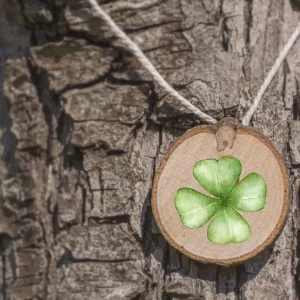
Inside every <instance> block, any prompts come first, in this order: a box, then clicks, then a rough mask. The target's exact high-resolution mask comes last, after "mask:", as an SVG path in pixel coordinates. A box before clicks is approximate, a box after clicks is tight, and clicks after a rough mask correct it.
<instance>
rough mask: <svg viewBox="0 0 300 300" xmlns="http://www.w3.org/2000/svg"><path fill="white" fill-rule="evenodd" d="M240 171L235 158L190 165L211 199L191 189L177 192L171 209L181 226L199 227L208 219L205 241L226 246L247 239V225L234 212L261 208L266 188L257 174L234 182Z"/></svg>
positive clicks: (248, 229) (239, 164) (240, 168)
mask: <svg viewBox="0 0 300 300" xmlns="http://www.w3.org/2000/svg"><path fill="white" fill-rule="evenodd" d="M241 172H242V166H241V163H240V161H239V160H238V159H237V158H235V157H231V156H224V157H222V158H220V159H219V160H216V159H205V160H200V161H198V162H197V163H196V164H195V165H194V169H193V173H194V177H195V178H196V180H197V181H198V183H199V184H200V185H201V186H202V187H203V188H204V189H205V190H206V191H207V192H209V193H210V194H211V195H213V196H214V197H210V196H206V195H204V194H202V193H200V192H198V191H195V190H193V189H191V188H181V189H179V190H178V191H177V193H176V196H175V206H176V209H177V212H178V214H179V217H180V220H181V222H182V224H183V225H184V226H186V227H188V228H199V227H201V226H203V225H204V224H206V223H207V222H208V221H209V220H210V219H211V218H212V221H211V223H210V224H209V227H208V230H207V237H208V239H209V241H211V242H213V243H217V244H228V243H231V242H232V243H239V242H243V241H245V240H246V239H248V238H249V236H250V234H251V230H250V226H249V224H248V222H247V221H246V220H245V219H244V218H243V217H242V216H241V215H240V214H239V213H238V212H237V211H236V210H240V211H245V212H256V211H259V210H261V209H263V208H264V207H265V204H266V194H267V185H266V182H265V180H264V179H263V178H262V176H260V175H259V174H257V173H250V174H248V175H247V176H246V177H244V178H243V179H242V180H241V181H240V182H238V180H239V177H240V175H241Z"/></svg>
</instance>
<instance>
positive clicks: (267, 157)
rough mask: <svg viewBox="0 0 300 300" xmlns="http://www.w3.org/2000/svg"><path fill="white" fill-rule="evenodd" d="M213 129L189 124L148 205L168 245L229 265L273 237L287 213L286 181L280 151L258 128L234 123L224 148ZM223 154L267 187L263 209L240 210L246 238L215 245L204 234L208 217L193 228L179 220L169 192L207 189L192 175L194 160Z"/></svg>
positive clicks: (165, 163)
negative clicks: (228, 144) (248, 232)
mask: <svg viewBox="0 0 300 300" xmlns="http://www.w3.org/2000/svg"><path fill="white" fill-rule="evenodd" d="M215 131H216V126H199V127H196V128H193V129H192V130H190V131H188V132H187V133H186V134H184V135H183V136H182V137H181V138H179V139H178V140H177V142H176V143H175V145H174V146H173V147H172V148H171V149H170V150H169V151H168V152H167V154H166V156H165V158H164V159H163V161H162V163H161V166H160V168H159V169H158V171H157V174H156V176H155V180H154V185H153V192H152V209H153V214H154V217H155V219H156V222H157V224H158V226H159V228H160V230H161V232H162V233H163V235H164V237H165V238H166V239H167V241H168V242H169V243H170V244H171V245H172V246H173V247H175V248H176V249H178V250H179V251H181V252H182V253H184V254H186V255H187V256H189V257H190V258H192V259H194V260H197V261H201V262H204V263H216V264H221V265H230V264H235V263H241V262H243V261H245V260H247V259H249V258H252V257H254V256H255V255H257V254H258V253H259V252H260V251H262V250H263V249H264V248H265V247H266V246H268V245H269V244H270V243H271V242H272V241H273V240H274V239H275V238H276V236H277V234H278V233H279V231H280V229H281V228H282V225H283V223H284V220H285V217H286V214H287V209H288V203H289V180H288V175H287V170H286V167H285V164H284V162H283V161H282V159H281V157H280V155H279V153H278V152H277V150H276V149H275V147H274V146H273V145H272V143H271V142H270V140H269V139H267V138H266V137H265V136H264V135H263V134H261V133H260V132H259V131H257V130H255V129H253V128H250V127H239V128H238V130H237V137H236V141H235V143H234V146H233V148H232V149H229V148H227V149H225V150H223V151H218V150H217V142H216V138H215ZM228 155H230V156H234V157H236V158H238V159H239V160H240V161H241V163H242V174H241V178H243V177H245V176H246V175H247V174H249V173H251V172H256V173H259V174H260V175H262V176H263V178H264V179H265V181H266V183H267V189H268V192H267V201H266V206H265V208H264V209H263V210H262V211H259V212H255V213H244V212H240V213H241V215H242V216H244V217H245V219H246V220H247V221H248V222H249V224H250V227H251V232H252V233H251V236H250V237H249V239H248V240H246V241H244V242H242V243H231V244H228V245H217V244H214V243H211V242H210V241H209V240H208V239H207V236H206V234H207V227H208V225H209V222H208V223H207V224H205V225H204V226H202V227H201V228H198V229H193V230H191V229H188V228H186V227H184V226H183V225H182V224H181V222H180V220H179V217H178V213H177V211H176V208H175V205H174V197H175V194H176V192H177V190H178V189H179V188H181V187H190V188H193V189H196V190H198V191H200V192H202V193H205V194H208V193H207V192H206V191H205V190H204V189H203V188H202V187H201V186H200V185H199V184H198V183H197V181H196V180H195V178H194V177H193V174H192V169H193V165H194V164H195V163H196V162H197V161H199V160H201V159H208V158H215V159H219V158H220V157H223V156H228Z"/></svg>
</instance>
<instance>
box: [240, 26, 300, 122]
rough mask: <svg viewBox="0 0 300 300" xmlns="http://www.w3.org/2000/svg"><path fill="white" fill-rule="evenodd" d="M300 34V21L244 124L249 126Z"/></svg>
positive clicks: (260, 90)
mask: <svg viewBox="0 0 300 300" xmlns="http://www.w3.org/2000/svg"><path fill="white" fill-rule="evenodd" d="M299 35H300V23H299V24H298V26H297V28H296V30H295V31H294V33H293V34H292V36H291V37H290V39H289V40H288V41H287V43H286V44H285V46H284V47H283V49H282V50H281V52H280V53H279V56H278V57H277V59H276V61H275V63H274V65H273V67H272V69H271V71H270V72H269V74H268V76H267V77H266V79H265V81H264V83H263V85H262V86H261V88H260V89H259V91H258V93H257V95H256V97H255V99H254V101H253V104H252V105H251V106H250V107H249V109H248V111H247V113H246V114H245V116H244V118H243V120H242V123H243V125H245V126H247V125H248V124H249V122H250V120H251V118H252V116H253V114H254V112H255V110H256V109H257V107H258V104H259V102H260V100H261V98H262V96H263V95H264V93H265V91H266V89H267V88H268V86H269V85H270V83H271V82H272V80H273V78H274V77H275V75H276V73H277V71H278V69H279V68H280V66H281V64H282V62H283V61H284V60H285V58H286V56H287V54H288V52H289V51H290V50H291V48H292V47H293V45H294V43H295V42H296V40H297V38H298V37H299Z"/></svg>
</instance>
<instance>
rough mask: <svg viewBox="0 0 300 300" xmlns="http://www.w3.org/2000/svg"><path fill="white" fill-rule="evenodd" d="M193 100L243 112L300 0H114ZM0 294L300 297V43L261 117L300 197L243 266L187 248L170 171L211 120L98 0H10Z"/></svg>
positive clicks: (3, 24) (2, 110)
mask: <svg viewBox="0 0 300 300" xmlns="http://www.w3.org/2000/svg"><path fill="white" fill-rule="evenodd" d="M99 2H100V3H101V4H102V5H103V7H104V8H105V10H107V11H108V12H109V13H110V14H111V16H112V17H113V18H114V20H116V22H117V23H118V24H119V25H120V26H121V27H122V28H123V29H124V30H125V31H126V32H127V33H128V34H129V35H130V36H131V38H132V39H133V40H134V41H135V42H136V43H137V44H138V45H139V46H140V47H141V48H142V50H143V51H144V52H145V53H146V54H147V56H148V57H149V58H150V59H151V61H152V62H153V63H154V65H155V66H156V67H157V68H158V69H159V71H160V72H161V74H162V75H163V76H164V77H165V78H166V79H167V81H168V82H169V83H171V84H172V85H173V86H174V87H175V88H177V89H178V90H179V91H180V92H181V93H182V94H183V95H184V96H186V97H187V98H188V99H190V101H191V102H193V104H195V105H196V106H198V107H199V108H201V109H203V110H205V111H206V112H208V113H209V114H210V115H212V116H213V117H216V118H218V119H220V118H221V117H223V116H235V114H240V115H241V114H243V112H244V111H245V109H246V108H247V107H248V106H249V104H250V102H251V100H252V99H253V97H254V96H255V93H256V92H257V90H258V88H259V86H260V85H261V84H262V81H263V78H264V76H265V75H266V73H267V71H268V70H269V69H270V67H271V65H272V63H273V61H274V59H275V58H276V57H277V55H278V52H279V50H280V49H281V48H282V46H283V43H284V42H285V41H286V40H287V38H288V37H289V36H290V34H291V33H292V31H293V30H294V28H295V26H296V24H297V22H298V20H299V18H300V14H299V10H300V5H299V1H298V0H293V1H292V0H291V1H285V0H278V1H271V0H266V1H259V0H243V1H240V0H214V1H211V0H201V1H192V0H157V1H147V0H144V2H142V1H107V0H101V1H99ZM0 42H1V43H0V44H1V69H0V81H1V90H2V95H1V101H0V207H1V208H0V215H1V218H0V228H1V232H0V254H1V259H0V281H1V289H0V299H1V300H4V299H22V300H23V299H35V300H37V299H72V300H76V299H89V300H90V299H103V300H107V299H111V300H114V299H135V300H138V299H139V300H140V299H147V300H148V299H149V300H150V299H151V300H152V299H153V300H156V299H168V300H171V299H172V300H175V299H218V300H219V299H220V300H221V299H255V300H257V299H272V300H275V299H278V300H279V299H296V298H297V297H299V296H300V288H299V286H300V282H299V281H300V264H299V262H298V259H299V243H300V240H299V232H300V231H299V230H300V223H299V186H300V139H299V134H300V56H299V53H300V43H299V41H298V43H297V44H296V45H295V46H294V48H293V49H292V51H291V53H290V54H289V56H288V59H287V60H286V61H285V63H284V66H283V68H281V70H280V72H279V74H278V75H277V76H276V78H275V80H274V81H273V83H272V86H271V88H269V90H268V92H267V94H266V95H265V97H264V99H263V102H262V104H261V105H260V107H259V109H258V111H257V113H256V114H255V117H254V119H253V125H254V126H255V127H256V128H258V129H260V130H261V131H262V132H263V133H264V134H265V135H267V136H268V137H269V138H270V139H271V140H272V141H273V142H274V144H275V145H276V147H277V149H278V150H279V151H280V153H281V154H282V155H283V157H284V158H285V161H286V163H287V165H288V168H289V172H290V180H291V184H292V189H293V197H292V200H291V207H290V213H289V217H288V219H287V222H286V225H285V227H284V230H283V231H282V233H281V234H280V236H279V238H278V239H277V240H276V242H275V243H274V245H272V247H270V248H268V249H266V250H265V251H264V252H263V253H261V254H260V255H259V256H258V257H256V258H255V259H253V260H252V261H249V262H247V263H245V264H243V265H240V266H237V267H230V268H223V267H217V266H210V265H202V264H199V263H196V262H194V261H191V260H189V259H188V258H187V257H185V256H183V255H181V254H180V253H178V252H177V251H175V250H174V249H172V248H171V247H170V246H169V245H168V244H167V243H166V241H165V240H164V239H163V237H162V236H161V234H160V233H159V231H158V229H157V227H156V224H155V222H154V221H153V218H152V213H151V209H150V206H149V200H150V194H151V184H152V179H153V175H154V172H155V170H156V168H157V166H158V164H159V162H160V160H161V158H162V157H163V155H164V153H165V152H166V150H167V149H168V147H169V146H170V145H171V144H172V143H173V141H174V140H175V139H176V138H177V137H178V136H180V135H181V134H182V133H183V132H184V131H185V130H186V129H188V128H191V127H193V126H195V125H197V124H200V123H199V121H198V120H197V118H195V117H194V116H193V115H191V114H190V113H189V112H188V111H187V110H186V109H185V108H183V107H181V106H180V105H179V104H178V103H176V101H174V99H172V98H171V97H169V96H167V95H165V94H164V92H163V91H161V90H160V89H159V88H158V87H157V86H156V85H155V84H154V83H153V82H152V80H151V77H149V75H148V74H147V73H146V72H145V71H144V70H143V69H142V68H141V67H140V65H139V64H138V63H137V61H136V60H135V58H134V57H132V56H131V55H129V54H128V53H127V52H126V49H124V48H123V46H122V45H121V44H120V43H119V42H118V41H117V40H115V39H114V38H113V36H112V34H111V32H109V31H108V30H107V28H106V26H105V25H104V24H102V22H101V21H100V20H99V19H98V18H95V17H94V16H93V14H92V11H91V9H90V7H89V5H88V4H87V2H86V1H84V0H81V1H80V0H78V1H69V3H67V2H66V1H65V0H56V1H54V0H52V1H50V0H49V1H46V0H1V1H0Z"/></svg>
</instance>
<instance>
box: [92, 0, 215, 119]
mask: <svg viewBox="0 0 300 300" xmlns="http://www.w3.org/2000/svg"><path fill="white" fill-rule="evenodd" d="M89 2H90V4H91V5H92V7H93V8H94V10H95V11H96V12H97V14H98V15H99V16H100V17H101V19H102V20H103V21H105V23H106V24H107V25H108V26H109V27H110V29H111V30H112V31H113V33H114V34H115V35H116V36H117V37H118V38H119V39H120V40H121V41H122V42H123V43H124V45H126V47H127V49H128V50H129V51H130V52H131V53H132V54H133V55H134V56H135V57H136V58H137V59H138V60H139V62H140V63H141V65H142V66H143V67H144V68H145V69H146V70H147V71H148V72H149V73H150V74H151V75H152V77H153V79H154V80H155V81H156V83H157V84H158V85H159V86H161V87H162V88H163V89H164V90H165V91H166V92H167V93H169V94H170V95H172V96H173V97H175V98H176V99H177V100H179V101H180V102H181V103H182V104H183V105H184V106H185V107H187V108H188V109H189V110H190V111H191V112H193V113H194V114H195V115H197V116H198V117H199V118H200V119H201V120H202V121H204V122H206V123H210V124H215V123H217V120H215V119H214V118H212V117H211V116H209V115H207V114H206V113H204V112H203V111H201V110H200V109H199V108H197V107H196V106H195V105H193V104H192V103H190V102H189V101H188V100H187V99H185V98H184V97H183V96H182V95H180V94H179V93H178V92H177V91H176V90H174V88H172V87H171V86H170V85H169V84H168V83H167V82H166V81H165V79H164V78H163V77H162V76H161V75H160V74H159V72H158V71H157V70H156V68H155V67H154V66H153V64H152V63H151V62H150V60H149V59H148V58H147V57H146V56H145V54H144V53H143V52H142V51H141V49H140V48H139V47H138V46H137V45H136V44H135V43H134V42H133V41H132V40H131V39H130V38H129V37H128V36H127V35H126V34H125V33H124V32H123V31H122V30H121V29H120V28H119V27H118V25H117V24H116V23H115V22H114V21H113V20H112V19H111V17H110V16H109V15H108V14H107V13H106V12H105V11H104V10H103V9H102V8H101V7H100V6H99V4H98V3H97V1H96V0H89Z"/></svg>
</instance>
